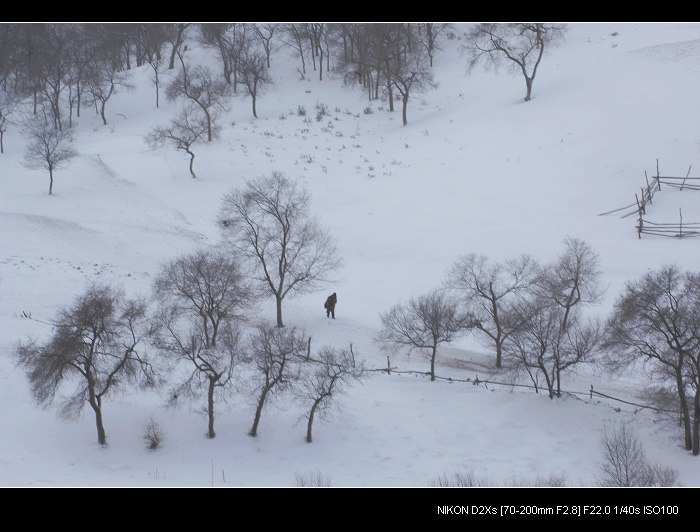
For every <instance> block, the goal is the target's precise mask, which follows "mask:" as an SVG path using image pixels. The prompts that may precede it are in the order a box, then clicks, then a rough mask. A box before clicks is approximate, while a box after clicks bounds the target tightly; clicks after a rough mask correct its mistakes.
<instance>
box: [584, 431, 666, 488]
mask: <svg viewBox="0 0 700 532" xmlns="http://www.w3.org/2000/svg"><path fill="white" fill-rule="evenodd" d="M601 445H602V447H603V464H602V467H601V471H600V477H599V479H598V485H600V486H605V487H613V486H614V487H652V486H655V487H670V486H674V485H677V483H678V472H677V471H676V470H674V469H672V468H669V467H664V466H661V465H659V464H656V463H652V462H649V461H648V460H647V458H646V456H645V454H644V448H643V446H642V444H641V442H640V441H639V438H637V436H636V435H635V434H634V432H633V431H632V430H631V429H630V428H629V427H627V426H626V425H624V424H622V425H620V427H618V428H617V429H612V430H611V429H607V428H606V429H604V430H603V434H602V436H601Z"/></svg>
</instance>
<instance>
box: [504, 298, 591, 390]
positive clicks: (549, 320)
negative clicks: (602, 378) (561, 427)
mask: <svg viewBox="0 0 700 532" xmlns="http://www.w3.org/2000/svg"><path fill="white" fill-rule="evenodd" d="M517 311H518V313H519V317H518V319H519V320H520V324H519V326H518V327H517V328H516V329H515V330H513V331H512V333H511V334H510V335H509V336H508V338H507V340H506V342H505V343H504V353H505V354H507V355H508V357H509V358H510V359H512V361H513V368H514V369H515V370H516V371H517V370H523V371H526V372H527V373H528V375H529V376H530V379H531V380H532V382H533V384H534V385H535V388H536V389H537V388H538V386H539V384H538V383H539V376H540V375H541V376H543V377H544V379H545V383H546V387H547V392H548V394H549V397H550V399H552V398H554V397H555V396H556V397H560V396H561V380H562V374H563V373H564V372H565V371H566V370H567V369H569V368H571V367H573V366H575V365H576V364H580V363H585V362H592V361H593V358H592V357H593V355H594V354H595V353H596V348H597V347H598V345H599V338H600V328H599V326H598V324H597V323H596V322H594V321H591V320H589V321H587V322H586V321H584V320H583V319H582V318H580V315H579V313H578V312H575V313H572V314H569V315H568V325H567V327H566V328H564V327H562V323H563V321H564V315H565V310H564V309H562V308H561V307H559V306H558V305H556V304H555V303H553V302H552V300H551V299H546V298H539V299H538V298H531V299H530V300H528V301H527V302H526V303H525V304H522V305H519V306H518V310H517Z"/></svg>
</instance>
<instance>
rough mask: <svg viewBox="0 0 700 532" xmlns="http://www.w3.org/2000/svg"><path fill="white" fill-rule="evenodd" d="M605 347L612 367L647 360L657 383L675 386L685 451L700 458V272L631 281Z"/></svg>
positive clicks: (673, 270)
mask: <svg viewBox="0 0 700 532" xmlns="http://www.w3.org/2000/svg"><path fill="white" fill-rule="evenodd" d="M604 347H605V348H606V350H607V352H608V357H607V359H606V362H607V366H608V367H609V368H611V369H613V370H619V369H623V368H629V367H632V365H633V364H634V363H635V362H636V361H643V362H646V363H648V366H647V367H648V369H649V370H650V371H651V376H652V377H653V378H654V379H655V380H658V379H660V380H661V381H670V382H672V383H673V385H674V387H675V390H676V394H677V400H678V404H679V405H680V409H681V420H682V423H683V428H684V432H685V448H686V449H687V450H691V449H692V453H693V454H694V455H698V454H700V382H698V375H699V374H700V371H699V370H700V274H698V273H692V272H683V271H681V270H680V269H679V268H678V267H677V266H675V265H671V266H665V267H663V268H661V269H660V270H658V271H650V272H648V273H647V274H646V275H644V276H643V277H642V278H641V279H639V280H637V281H635V282H630V283H628V284H627V286H626V287H625V289H624V291H623V293H622V294H621V295H620V296H619V297H618V299H617V301H616V303H615V307H614V310H613V312H612V314H611V316H610V317H609V318H608V322H607V327H606V336H605V342H604ZM693 391H694V392H693ZM691 393H694V396H693V397H691V396H690V394H691ZM691 404H692V409H693V410H694V412H693V415H692V419H691Z"/></svg>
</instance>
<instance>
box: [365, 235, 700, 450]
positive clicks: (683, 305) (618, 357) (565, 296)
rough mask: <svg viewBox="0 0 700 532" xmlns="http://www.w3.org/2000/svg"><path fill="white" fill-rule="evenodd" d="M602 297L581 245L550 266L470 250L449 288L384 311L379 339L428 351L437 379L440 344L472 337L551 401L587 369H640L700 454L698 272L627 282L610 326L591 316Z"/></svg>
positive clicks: (590, 256)
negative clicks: (587, 311)
mask: <svg viewBox="0 0 700 532" xmlns="http://www.w3.org/2000/svg"><path fill="white" fill-rule="evenodd" d="M602 295H603V290H602V289H601V286H600V270H599V267H598V256H597V254H596V253H595V252H594V251H593V250H592V249H591V248H590V246H589V245H588V244H586V243H585V242H583V241H581V240H579V239H571V238H568V239H566V241H565V249H564V251H563V252H562V254H561V255H560V256H559V257H558V258H557V259H556V260H555V261H554V262H553V263H551V264H547V265H540V264H539V263H537V261H535V260H534V259H533V258H532V257H529V256H527V255H524V256H521V257H519V258H517V259H514V260H507V261H505V262H503V263H493V262H491V261H489V260H488V259H487V258H486V257H484V256H479V255H474V254H471V255H466V256H464V257H461V258H459V259H458V260H457V261H456V262H455V263H454V265H453V266H452V267H451V268H450V270H449V271H448V274H447V276H446V279H445V281H444V284H443V286H442V287H440V288H438V289H435V290H433V291H431V292H430V293H428V294H425V295H421V296H418V297H414V298H411V299H410V300H409V301H408V302H407V303H401V304H397V305H395V306H394V307H392V308H391V309H390V310H388V311H386V312H384V313H382V315H381V321H382V329H381V331H380V332H379V334H378V336H377V340H378V341H379V342H380V343H381V344H382V345H384V346H385V347H386V348H388V349H392V350H396V349H408V350H419V351H422V352H425V353H427V354H428V358H429V360H430V370H429V372H428V374H429V375H430V376H431V379H432V380H434V379H435V378H436V373H435V366H436V359H437V353H438V348H439V346H440V345H441V344H445V343H449V342H451V341H453V340H455V339H456V338H457V337H459V336H460V335H463V334H467V333H473V334H474V335H476V337H477V338H478V339H479V340H481V341H482V342H483V343H484V345H485V346H487V347H488V348H489V349H492V350H493V352H494V353H495V366H496V367H497V368H502V367H505V366H506V364H505V361H507V362H508V363H507V367H508V369H509V370H512V371H513V372H515V373H524V374H526V375H527V376H528V377H529V379H530V380H531V382H532V383H533V385H534V387H535V389H539V388H540V387H543V388H546V390H547V392H548V394H549V397H550V398H554V397H559V396H561V393H562V378H563V376H564V374H565V373H566V372H567V371H571V370H572V369H573V368H574V367H575V366H577V365H580V364H591V365H595V366H596V367H600V368H603V369H605V370H606V371H608V372H610V374H613V375H614V374H617V373H618V372H623V371H632V370H636V369H639V368H641V369H643V370H644V371H646V372H648V374H649V375H650V376H651V377H652V379H653V382H654V383H655V386H657V388H658V389H657V393H656V394H654V397H653V399H654V400H655V401H657V405H658V406H659V407H660V408H661V409H673V410H679V411H680V419H681V421H682V425H683V429H684V445H685V448H686V449H687V450H691V451H692V453H693V454H694V455H698V454H700V380H699V379H700V377H699V375H700V274H698V273H693V272H685V271H681V270H680V269H679V268H678V267H677V266H675V265H672V266H667V267H664V268H661V269H660V270H658V271H650V272H648V273H647V274H646V275H644V276H643V277H642V278H641V279H639V280H637V281H634V282H629V283H627V285H626V287H625V289H624V291H623V292H622V293H621V294H620V295H619V297H618V299H617V301H616V303H615V305H614V310H613V311H612V313H611V315H610V316H609V317H608V318H607V319H606V320H604V321H601V320H598V319H594V318H591V317H587V316H585V315H584V312H583V310H584V308H585V307H586V306H589V305H592V304H595V303H597V302H599V301H600V298H601V296H602ZM542 380H543V381H544V382H543V383H541V381H542Z"/></svg>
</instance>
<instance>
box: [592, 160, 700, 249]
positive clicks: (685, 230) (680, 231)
mask: <svg viewBox="0 0 700 532" xmlns="http://www.w3.org/2000/svg"><path fill="white" fill-rule="evenodd" d="M691 168H692V166H690V167H689V168H688V172H687V173H686V175H685V177H674V176H661V175H660V173H659V161H658V159H657V161H656V175H655V176H654V177H652V178H651V179H649V177H648V176H647V173H646V172H644V177H645V179H646V185H647V186H646V187H641V188H640V191H639V193H635V195H634V197H635V201H634V203H631V204H629V205H626V206H624V207H620V208H619V209H614V210H612V211H608V212H604V213H601V214H600V215H599V216H605V215H608V214H612V213H623V214H622V215H621V217H622V218H627V217H629V216H633V215H635V214H636V215H637V226H636V228H637V236H638V238H642V235H643V234H645V235H653V236H663V237H671V238H693V237H697V236H700V223H697V222H690V223H688V222H685V223H684V222H683V213H682V212H681V210H680V209H678V214H679V221H678V222H664V223H658V222H652V221H649V220H647V219H645V218H644V216H645V215H646V208H647V205H651V204H652V202H653V199H654V194H655V193H656V192H658V191H659V190H661V185H662V184H663V185H667V186H669V187H672V188H675V189H678V190H700V177H690V169H691Z"/></svg>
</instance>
